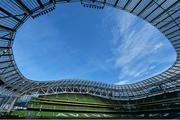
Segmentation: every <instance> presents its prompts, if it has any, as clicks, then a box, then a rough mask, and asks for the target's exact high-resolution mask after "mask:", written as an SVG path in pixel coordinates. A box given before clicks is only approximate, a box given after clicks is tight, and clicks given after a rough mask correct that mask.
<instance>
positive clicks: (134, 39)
mask: <svg viewBox="0 0 180 120" xmlns="http://www.w3.org/2000/svg"><path fill="white" fill-rule="evenodd" d="M108 18H109V19H108V20H109V21H111V23H113V28H112V30H111V33H112V44H113V45H114V48H113V49H112V52H113V55H114V57H113V58H109V60H108V61H110V62H113V64H114V68H115V69H118V71H119V78H118V79H119V81H118V82H117V83H115V84H119V85H121V84H127V83H132V82H135V81H134V80H136V81H138V80H137V78H138V79H139V78H142V79H144V78H146V77H147V76H146V75H148V74H149V73H150V71H152V70H153V69H155V68H156V66H155V65H158V64H161V63H167V62H169V60H166V59H165V60H162V61H160V60H159V59H157V58H156V57H151V56H153V55H154V54H155V53H157V52H158V51H159V50H160V49H162V47H163V45H164V41H163V40H161V39H162V38H163V36H162V35H161V34H160V32H159V33H158V30H156V29H155V28H153V27H152V26H151V25H150V24H148V23H145V22H141V21H140V20H138V18H137V17H136V16H133V15H130V14H129V13H126V12H118V13H117V12H115V13H113V12H112V13H111V16H110V15H109V16H108ZM106 19H107V18H106ZM139 21H140V22H139ZM114 23H115V24H114ZM166 68H167V67H166ZM163 70H164V69H163ZM130 79H131V80H130ZM139 80H140V79H139Z"/></svg>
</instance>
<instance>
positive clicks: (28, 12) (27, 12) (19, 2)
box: [16, 0, 32, 15]
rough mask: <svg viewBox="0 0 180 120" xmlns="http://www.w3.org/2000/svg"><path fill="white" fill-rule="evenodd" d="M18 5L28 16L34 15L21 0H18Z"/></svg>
mask: <svg viewBox="0 0 180 120" xmlns="http://www.w3.org/2000/svg"><path fill="white" fill-rule="evenodd" d="M16 3H17V4H18V5H20V6H21V8H22V9H23V10H24V11H25V13H26V14H28V15H31V14H32V11H31V10H30V9H29V8H28V7H27V6H26V5H25V4H24V3H23V2H22V1H21V0H16Z"/></svg>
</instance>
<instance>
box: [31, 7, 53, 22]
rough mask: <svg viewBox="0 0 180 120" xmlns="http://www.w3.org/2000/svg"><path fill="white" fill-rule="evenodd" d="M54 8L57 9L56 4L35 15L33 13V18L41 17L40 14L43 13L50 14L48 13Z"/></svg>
mask: <svg viewBox="0 0 180 120" xmlns="http://www.w3.org/2000/svg"><path fill="white" fill-rule="evenodd" d="M54 10H55V6H53V7H50V8H47V9H45V10H43V11H41V12H39V13H36V14H35V15H32V16H31V17H32V18H33V19H35V18H37V17H40V16H42V15H45V14H48V13H50V12H52V11H54Z"/></svg>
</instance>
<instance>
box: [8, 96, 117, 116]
mask: <svg viewBox="0 0 180 120" xmlns="http://www.w3.org/2000/svg"><path fill="white" fill-rule="evenodd" d="M114 104H116V103H114V102H112V101H110V100H107V99H103V98H99V97H95V96H91V95H85V94H83V95H82V94H59V95H46V96H39V97H38V98H37V99H34V100H32V101H30V102H29V103H28V104H27V110H15V111H12V113H11V114H12V115H18V116H20V117H24V118H56V117H59V118H96V117H97V118H98V117H99V118H104V117H107V118H108V117H110V116H111V117H117V116H118V115H117V114H116V113H114V114H110V113H109V112H114V111H115V110H114V109H113V107H112V106H113V105H114ZM111 105H112V106H111ZM109 106H110V107H109ZM29 108H37V110H38V111H35V110H34V109H33V110H32V109H31V110H30V109H29ZM45 109H46V110H48V111H45ZM52 110H68V111H67V112H60V111H52ZM78 111H79V112H78ZM80 111H81V112H80ZM82 111H84V112H82Z"/></svg>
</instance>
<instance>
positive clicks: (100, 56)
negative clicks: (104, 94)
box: [13, 3, 176, 84]
mask: <svg viewBox="0 0 180 120" xmlns="http://www.w3.org/2000/svg"><path fill="white" fill-rule="evenodd" d="M13 50H14V55H15V60H16V62H17V65H18V68H19V69H20V71H21V72H22V73H23V75H24V76H25V77H27V78H29V79H32V80H60V79H68V78H75V79H85V80H96V81H101V82H105V83H111V84H129V83H134V82H137V81H141V80H143V79H146V78H149V77H151V76H153V75H156V74H157V73H161V72H162V71H164V70H166V69H167V68H169V67H170V66H171V65H172V64H173V63H174V61H175V58H176V54H175V51H174V49H173V48H172V46H171V44H170V43H169V41H168V40H167V39H166V38H165V37H164V36H163V35H162V34H161V33H160V32H159V31H158V30H157V29H155V28H154V27H152V26H151V25H150V24H148V23H147V22H145V21H143V20H142V19H140V18H138V17H136V16H133V15H131V14H129V13H127V12H124V11H122V10H117V9H113V8H108V7H106V8H105V9H103V10H97V9H90V8H84V7H81V5H80V4H79V3H74V4H67V5H58V6H57V7H56V10H55V11H53V12H52V13H50V14H47V15H45V16H42V17H39V18H37V19H31V18H30V19H29V20H28V21H27V22H26V23H25V24H24V25H23V26H22V27H21V28H20V29H19V31H18V32H17V34H16V38H15V42H14V46H13Z"/></svg>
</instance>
